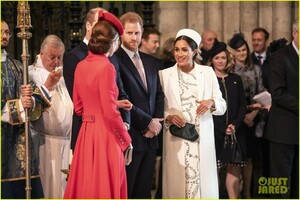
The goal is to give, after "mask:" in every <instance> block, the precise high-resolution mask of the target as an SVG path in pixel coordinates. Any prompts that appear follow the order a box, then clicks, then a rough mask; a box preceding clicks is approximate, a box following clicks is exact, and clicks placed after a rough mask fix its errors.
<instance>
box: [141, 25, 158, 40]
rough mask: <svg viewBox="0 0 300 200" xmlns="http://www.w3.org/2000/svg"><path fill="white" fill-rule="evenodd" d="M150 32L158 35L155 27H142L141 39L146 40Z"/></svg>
mask: <svg viewBox="0 0 300 200" xmlns="http://www.w3.org/2000/svg"><path fill="white" fill-rule="evenodd" d="M150 34H155V35H158V36H160V32H159V31H158V30H157V29H156V28H153V27H146V28H144V32H143V35H142V39H145V40H148V39H149V35H150Z"/></svg>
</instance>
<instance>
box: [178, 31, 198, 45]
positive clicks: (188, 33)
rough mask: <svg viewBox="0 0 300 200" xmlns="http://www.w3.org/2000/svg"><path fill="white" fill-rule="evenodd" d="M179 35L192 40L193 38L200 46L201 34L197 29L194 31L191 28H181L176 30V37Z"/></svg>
mask: <svg viewBox="0 0 300 200" xmlns="http://www.w3.org/2000/svg"><path fill="white" fill-rule="evenodd" d="M180 36H187V37H189V38H191V39H192V40H194V42H196V44H197V45H198V47H199V46H200V43H201V36H200V34H199V33H198V32H197V31H194V30H193V29H189V28H184V29H181V30H180V31H178V33H177V35H176V39H177V38H178V37H180Z"/></svg>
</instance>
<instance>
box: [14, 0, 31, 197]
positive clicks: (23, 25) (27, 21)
mask: <svg viewBox="0 0 300 200" xmlns="http://www.w3.org/2000/svg"><path fill="white" fill-rule="evenodd" d="M31 27H32V26H31V18H30V8H29V4H28V2H27V1H19V2H18V20H17V28H19V29H21V32H19V33H18V34H17V35H18V37H19V38H21V39H22V55H21V57H22V63H23V84H24V85H27V84H28V60H29V53H28V40H29V38H31V33H30V32H29V31H28V30H29V28H31ZM28 112H29V110H28V108H26V109H25V155H26V158H25V169H26V187H25V190H26V198H27V199H31V155H30V149H31V148H30V141H29V137H30V135H29V116H28Z"/></svg>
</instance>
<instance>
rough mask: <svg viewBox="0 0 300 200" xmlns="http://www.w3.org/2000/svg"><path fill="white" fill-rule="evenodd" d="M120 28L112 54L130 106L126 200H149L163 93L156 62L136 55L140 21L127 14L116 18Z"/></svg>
mask: <svg viewBox="0 0 300 200" xmlns="http://www.w3.org/2000/svg"><path fill="white" fill-rule="evenodd" d="M120 21H121V23H122V24H123V26H124V33H123V35H122V45H121V48H119V49H118V51H117V52H116V53H115V54H116V56H117V58H118V61H119V65H120V74H121V77H122V80H123V83H124V89H125V91H126V93H127V94H128V96H129V100H130V101H131V102H132V104H133V107H132V109H131V123H130V124H131V128H130V131H129V133H130V135H131V138H132V144H133V157H132V162H131V164H130V165H129V166H127V167H126V172H127V185H128V198H147V199H151V186H152V180H153V172H154V167H155V158H156V149H157V148H158V139H157V134H158V133H159V132H160V130H161V128H162V125H161V123H160V122H161V121H162V120H163V119H162V117H163V110H164V108H163V107H164V104H163V98H164V96H163V93H162V89H161V85H160V81H159V77H158V69H159V68H160V67H161V66H158V65H161V63H160V62H158V60H157V59H155V58H154V57H152V56H150V55H148V54H145V53H142V52H140V51H138V47H139V44H140V43H141V36H142V32H143V29H142V27H143V21H142V19H141V17H140V16H139V15H138V14H136V13H134V12H128V13H125V14H124V15H122V16H121V17H120Z"/></svg>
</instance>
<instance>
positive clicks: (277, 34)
mask: <svg viewBox="0 0 300 200" xmlns="http://www.w3.org/2000/svg"><path fill="white" fill-rule="evenodd" d="M291 4H292V3H291V2H273V17H272V18H273V25H272V32H273V39H279V38H282V37H285V38H286V39H287V40H288V41H291V30H292V23H293V22H292V20H293V19H292V17H291V13H292V8H291V6H292V5H291Z"/></svg>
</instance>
